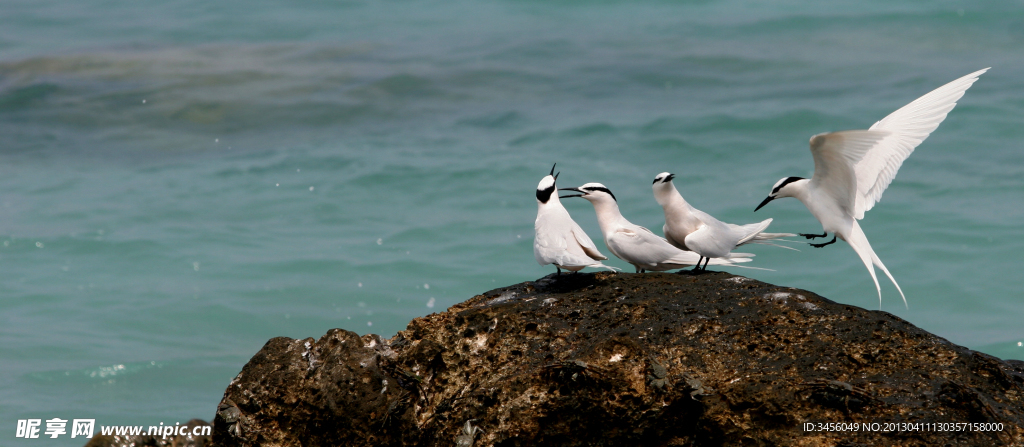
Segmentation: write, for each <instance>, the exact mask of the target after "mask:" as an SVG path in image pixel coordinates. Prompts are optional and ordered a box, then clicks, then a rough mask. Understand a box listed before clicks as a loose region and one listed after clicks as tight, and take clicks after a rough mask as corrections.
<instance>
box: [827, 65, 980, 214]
mask: <svg viewBox="0 0 1024 447" xmlns="http://www.w3.org/2000/svg"><path fill="white" fill-rule="evenodd" d="M986 71H988V68H985V69H983V70H978V71H976V72H974V73H971V74H969V75H967V76H964V77H961V78H959V79H957V80H955V81H953V82H950V83H948V84H946V85H943V86H942V87H939V88H937V89H935V90H932V91H931V92H929V93H928V94H926V95H924V96H922V97H920V98H917V99H916V100H914V101H913V102H911V103H910V104H907V105H905V106H903V107H900V109H899V110H896V111H895V112H892V113H890V114H889V116H886V117H885V118H882V120H881V121H878V122H877V123H875V124H874V125H872V126H871V128H870V129H868V130H881V131H887V132H889V136H888V137H887V138H885V139H884V140H882V141H880V142H878V144H876V145H875V147H873V148H871V150H870V151H868V153H867V154H865V155H864V157H862V158H861V160H860V161H859V162H858V163H857V164H856V166H855V167H854V170H855V172H856V176H857V196H856V203H855V207H854V213H853V216H854V217H856V218H857V219H862V218H864V212H865V211H868V210H870V209H871V208H872V207H874V206H875V203H878V201H879V200H881V199H882V193H883V192H885V189H886V188H887V187H889V183H891V182H892V179H893V177H895V176H896V171H898V170H899V169H900V166H901V165H902V164H903V160H906V159H907V157H909V156H910V154H911V153H913V152H914V149H915V148H916V147H917V146H918V145H919V144H921V142H923V141H924V140H925V139H926V138H928V135H930V134H931V133H932V132H933V131H934V130H935V129H936V128H937V127H939V124H940V123H942V121H943V120H945V119H946V114H948V113H949V112H950V111H951V110H953V107H955V106H956V101H957V100H959V99H960V98H961V97H962V96H963V95H964V92H966V91H967V89H968V88H970V87H971V85H973V84H974V81H977V80H978V77H979V76H981V75H982V74H983V73H985V72H986ZM815 168H817V166H815ZM815 172H817V171H815Z"/></svg>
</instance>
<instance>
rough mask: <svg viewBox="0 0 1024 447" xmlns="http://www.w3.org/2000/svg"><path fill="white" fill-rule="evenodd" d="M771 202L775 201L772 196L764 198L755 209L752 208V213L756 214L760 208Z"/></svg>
mask: <svg viewBox="0 0 1024 447" xmlns="http://www.w3.org/2000/svg"><path fill="white" fill-rule="evenodd" d="M772 200H775V197H772V196H768V197H765V198H764V201H763V202H761V204H760V205H758V206H757V208H754V212H757V210H759V209H761V207H762V206H765V205H767V204H768V202H771V201H772Z"/></svg>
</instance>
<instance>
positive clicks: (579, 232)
mask: <svg viewBox="0 0 1024 447" xmlns="http://www.w3.org/2000/svg"><path fill="white" fill-rule="evenodd" d="M572 235H573V236H574V237H575V238H576V242H579V243H580V247H583V252H584V253H586V254H587V256H590V257H591V258H594V259H599V260H602V261H603V260H606V259H608V257H607V256H605V255H603V254H601V252H599V251H597V245H594V241H592V240H590V236H587V232H585V231H583V228H581V227H580V224H578V223H576V221H575V220H574V221H572Z"/></svg>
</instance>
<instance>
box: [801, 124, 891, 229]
mask: <svg viewBox="0 0 1024 447" xmlns="http://www.w3.org/2000/svg"><path fill="white" fill-rule="evenodd" d="M888 136H889V132H887V131H881V130H844V131H841V132H830V133H820V134H817V135H815V136H813V137H811V156H813V157H814V176H813V177H812V178H811V183H813V184H815V185H816V187H817V188H820V189H821V190H822V191H825V192H826V193H828V195H829V196H830V197H832V199H833V200H835V201H836V203H837V204H838V205H839V207H840V208H841V209H843V211H844V212H846V213H847V214H850V215H853V212H854V207H855V205H856V203H857V175H856V173H855V171H854V166H855V165H856V164H857V163H858V162H859V161H860V160H861V159H862V158H863V157H864V156H865V154H867V153H868V151H869V150H871V148H872V147H874V146H875V145H877V144H878V143H879V142H880V141H882V140H883V139H885V138H886V137H888Z"/></svg>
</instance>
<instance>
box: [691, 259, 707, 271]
mask: <svg viewBox="0 0 1024 447" xmlns="http://www.w3.org/2000/svg"><path fill="white" fill-rule="evenodd" d="M703 260H704V257H703V256H701V257H700V259H698V260H697V265H695V266H693V271H695V272H699V271H700V261H703Z"/></svg>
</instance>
